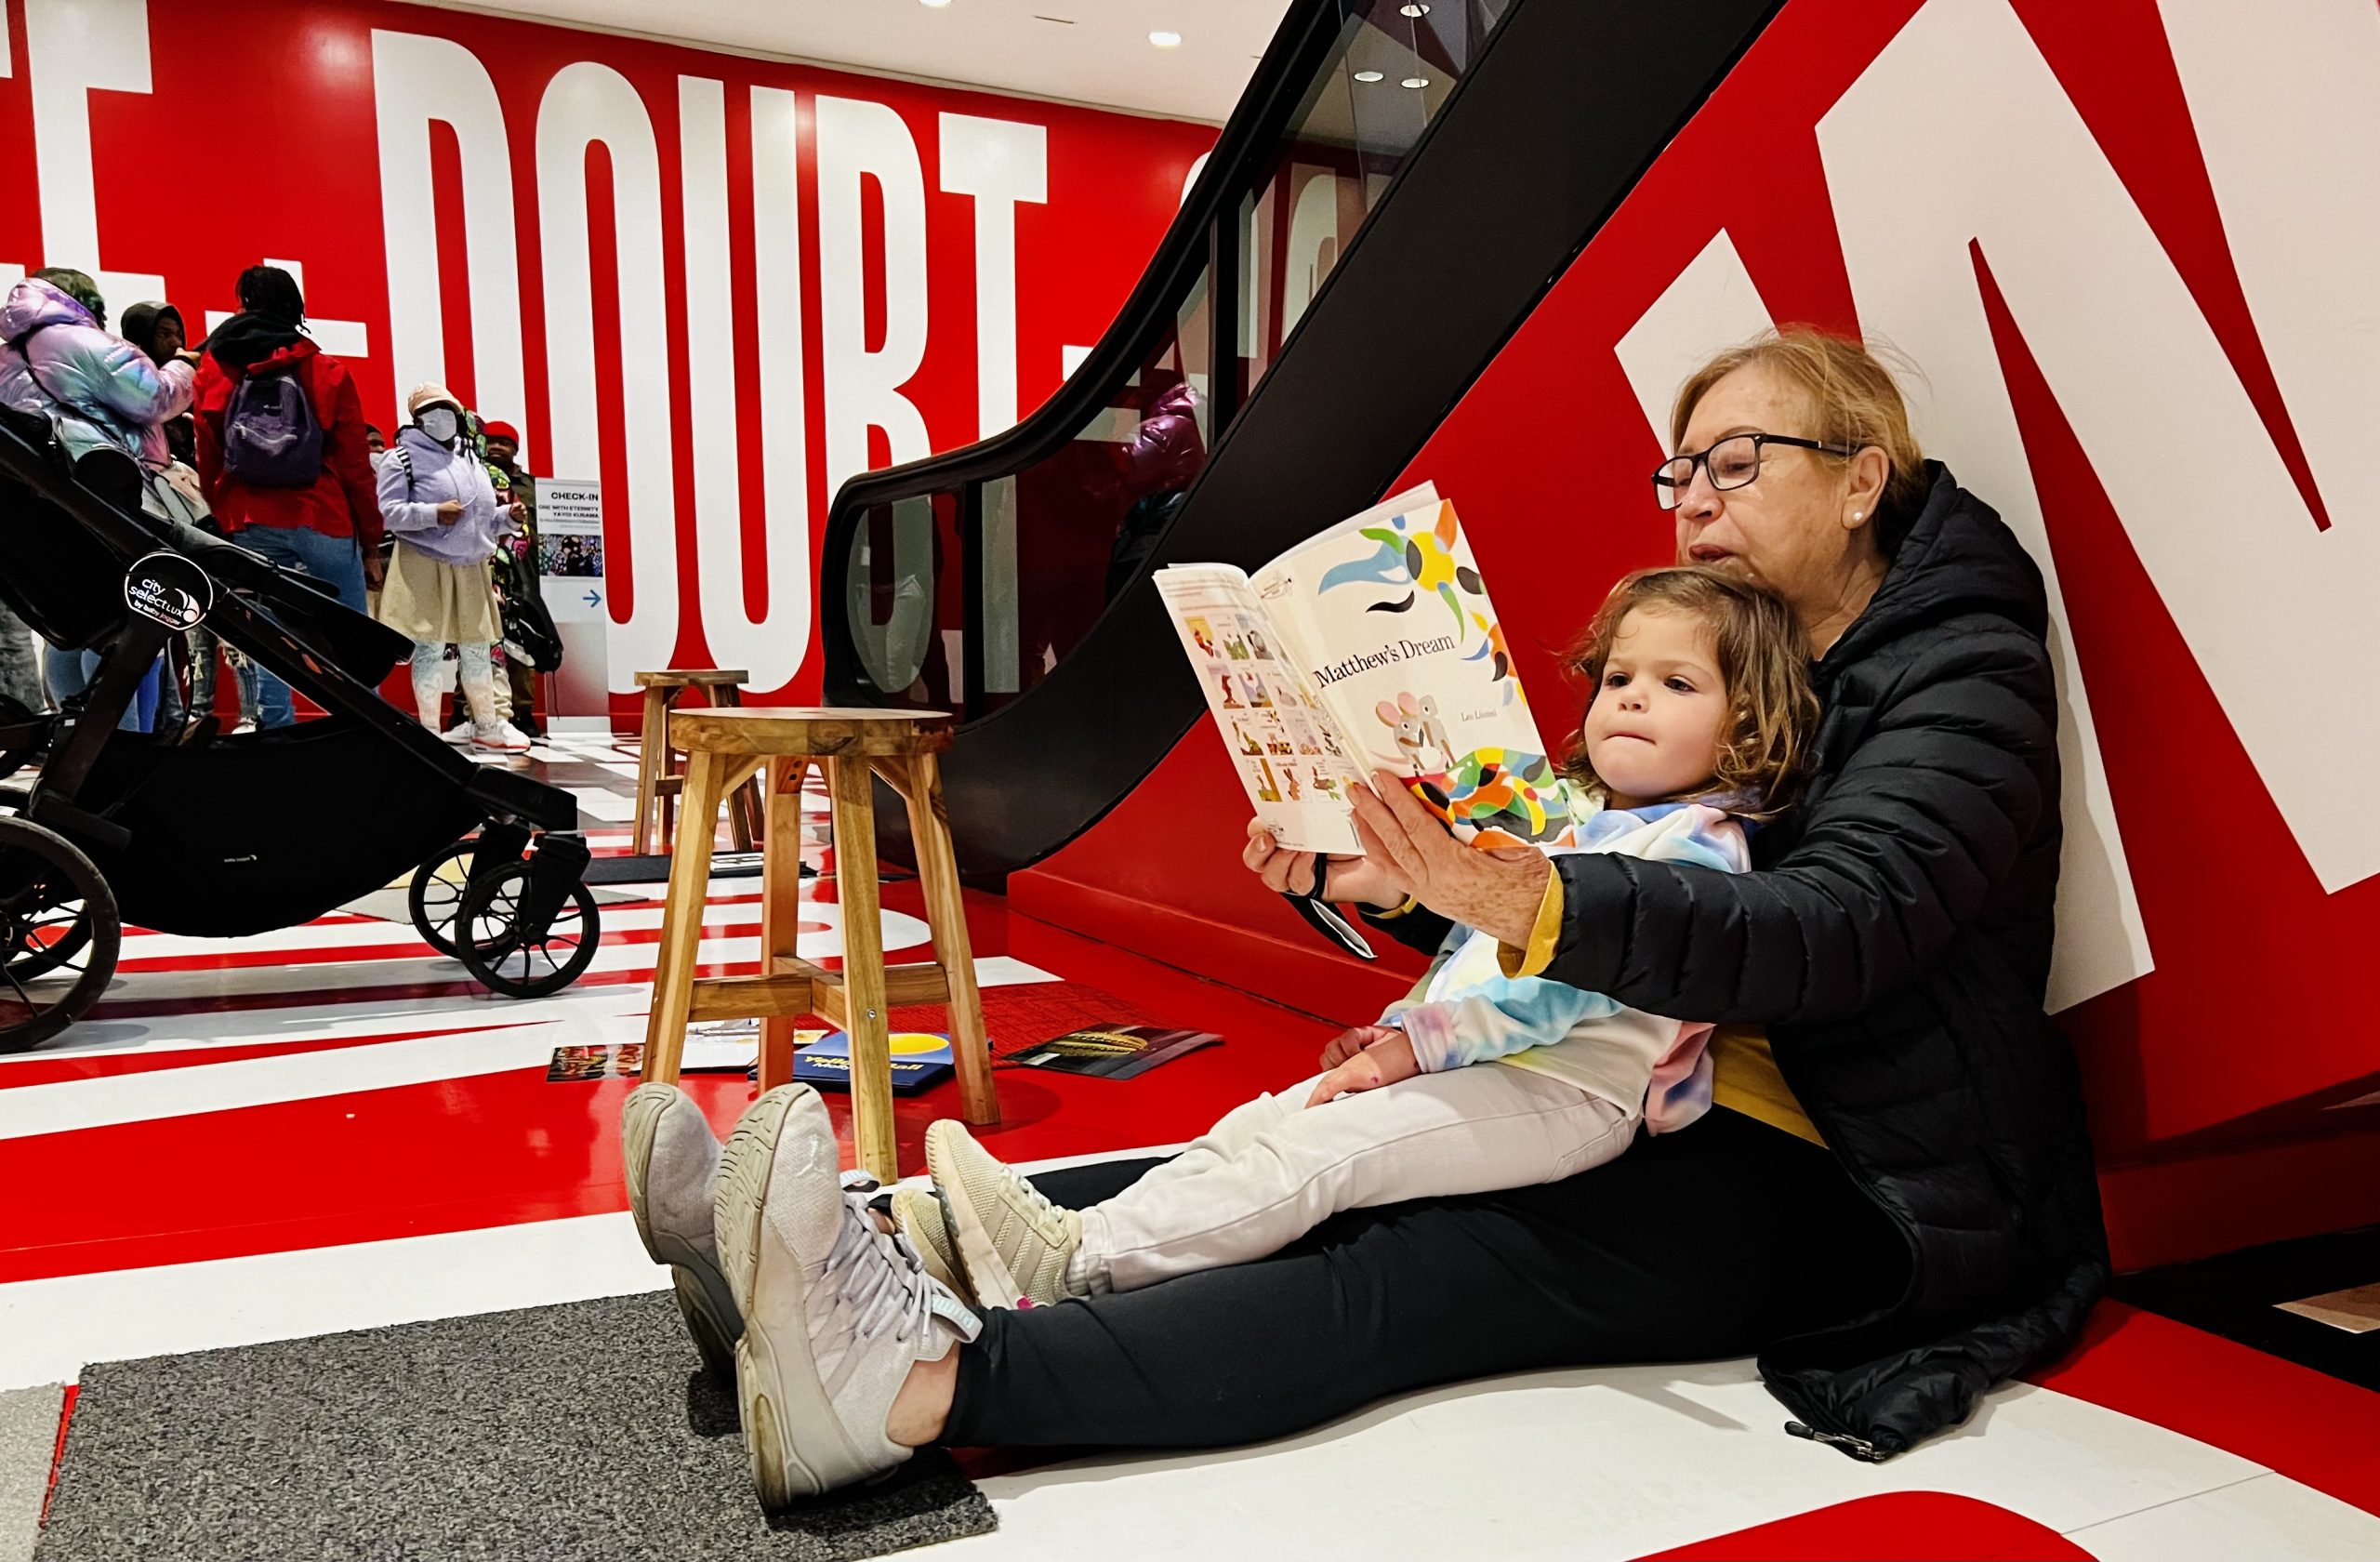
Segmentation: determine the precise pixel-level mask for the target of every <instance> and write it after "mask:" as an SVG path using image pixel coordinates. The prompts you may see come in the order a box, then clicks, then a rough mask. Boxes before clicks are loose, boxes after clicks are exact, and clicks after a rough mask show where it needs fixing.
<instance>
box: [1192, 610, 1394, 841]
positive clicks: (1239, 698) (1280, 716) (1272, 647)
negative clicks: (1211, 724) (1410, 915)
mask: <svg viewBox="0 0 2380 1562" xmlns="http://www.w3.org/2000/svg"><path fill="white" fill-rule="evenodd" d="M1156 579H1157V594H1158V595H1159V596H1160V597H1162V598H1163V599H1164V601H1165V606H1166V611H1167V613H1168V614H1169V615H1170V616H1171V617H1172V619H1173V627H1174V629H1175V631H1176V632H1177V633H1178V634H1180V636H1181V637H1182V649H1183V653H1184V654H1185V655H1188V656H1189V658H1190V666H1191V668H1192V669H1193V671H1194V672H1195V673H1196V674H1197V680H1198V686H1199V688H1200V689H1201V690H1202V691H1203V692H1204V693H1205V695H1206V696H1207V708H1208V709H1209V710H1210V712H1212V713H1213V715H1214V719H1215V726H1216V729H1217V730H1218V731H1220V732H1221V733H1222V734H1223V744H1224V747H1226V748H1229V749H1230V750H1231V756H1232V763H1233V765H1234V766H1235V767H1236V769H1237V770H1238V772H1239V778H1240V781H1241V784H1242V785H1243V786H1244V787H1245V788H1247V791H1248V801H1249V802H1250V804H1251V805H1253V807H1254V808H1255V810H1256V816H1257V817H1258V818H1260V819H1262V820H1263V821H1264V825H1265V827H1266V828H1268V829H1270V830H1271V831H1272V832H1273V836H1274V839H1276V840H1277V841H1280V843H1281V844H1282V845H1283V846H1286V847H1288V848H1289V850H1291V851H1293V852H1332V853H1355V852H1360V851H1362V850H1363V845H1362V842H1361V841H1358V840H1357V839H1356V836H1355V826H1354V824H1352V823H1351V822H1350V821H1349V818H1348V805H1347V790H1346V786H1347V782H1348V780H1349V779H1350V778H1351V777H1352V776H1353V775H1354V774H1355V772H1354V770H1353V769H1352V767H1351V766H1350V764H1349V762H1348V754H1349V751H1348V740H1347V739H1346V737H1345V735H1343V734H1342V732H1341V731H1340V730H1339V729H1338V728H1337V727H1336V725H1335V724H1334V723H1333V722H1332V721H1331V720H1330V719H1329V716H1328V715H1326V714H1325V713H1324V711H1323V709H1322V708H1321V704H1320V702H1319V701H1318V700H1317V699H1316V696H1315V693H1314V690H1313V688H1312V687H1311V686H1310V685H1309V684H1308V683H1307V682H1306V681H1305V680H1304V679H1303V678H1302V677H1301V676H1300V674H1299V672H1298V668H1297V664H1296V663H1295V662H1294V661H1293V660H1291V659H1290V657H1289V653H1288V652H1287V651H1286V650H1284V649H1283V648H1282V646H1281V639H1280V633H1279V630H1278V629H1277V628H1276V625H1275V624H1274V622H1273V620H1272V618H1271V616H1269V615H1267V614H1266V613H1265V611H1264V607H1263V603H1262V602H1258V601H1257V598H1256V592H1255V589H1254V588H1252V587H1250V585H1249V582H1248V576H1247V575H1246V574H1244V573H1243V572H1241V571H1239V570H1236V569H1233V568H1231V567H1230V566H1228V565H1223V564H1194V565H1179V564H1177V565H1174V566H1171V567H1170V568H1167V569H1161V570H1159V571H1157V576H1156Z"/></svg>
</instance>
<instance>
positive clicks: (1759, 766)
mask: <svg viewBox="0 0 2380 1562" xmlns="http://www.w3.org/2000/svg"><path fill="white" fill-rule="evenodd" d="M1638 608H1657V609H1661V610H1665V611H1668V612H1672V613H1680V614H1685V615H1686V616H1690V617H1693V618H1697V619H1699V620H1700V621H1701V622H1702V623H1703V624H1705V625H1707V626H1708V627H1709V628H1710V630H1711V638H1712V641H1713V642H1716V644H1717V648H1718V653H1719V668H1718V671H1719V676H1720V677H1721V678H1722V679H1724V680H1725V681H1726V685H1727V688H1726V695H1727V703H1728V706H1729V707H1730V708H1731V709H1732V710H1733V712H1734V715H1735V721H1734V724H1733V725H1732V726H1731V727H1730V728H1729V729H1728V730H1727V731H1726V733H1724V734H1723V735H1721V737H1720V742H1719V762H1718V764H1717V766H1716V767H1715V768H1714V769H1713V771H1712V780H1711V784H1710V785H1709V786H1708V787H1705V788H1696V789H1695V790H1696V794H1697V795H1699V796H1716V795H1721V794H1726V795H1731V796H1733V797H1736V798H1739V799H1741V800H1742V801H1741V803H1740V805H1739V806H1733V807H1730V808H1729V810H1728V812H1730V813H1737V814H1746V815H1749V816H1751V817H1753V818H1762V817H1765V816H1767V815H1770V814H1778V813H1780V812H1782V811H1783V810H1785V809H1786V808H1788V807H1791V806H1792V802H1793V801H1794V799H1795V797H1796V796H1797V795H1798V794H1799V793H1800V790H1801V788H1802V783H1803V778H1804V774H1805V770H1806V768H1807V766H1808V764H1809V761H1810V749H1811V746H1812V744H1813V742H1814V741H1815V739H1816V735H1817V733H1818V695H1817V694H1816V692H1815V691H1813V690H1812V688H1811V686H1810V642H1809V635H1808V633H1807V632H1806V631H1805V629H1803V628H1802V621H1801V620H1800V619H1799V618H1797V617H1795V616H1794V615H1793V610H1792V608H1790V607H1787V606H1786V605H1785V602H1784V599H1783V598H1781V597H1778V595H1776V593H1774V592H1772V591H1770V590H1768V589H1765V588H1764V587H1759V586H1753V585H1750V584H1748V583H1746V582H1744V581H1741V580H1738V579H1737V578H1735V577H1734V576H1728V575H1722V574H1720V573H1719V572H1718V571H1716V570H1711V569H1704V568H1701V567H1700V566H1699V565H1696V566H1686V565H1680V566H1674V567H1672V568H1668V569H1650V570H1638V571H1637V572H1636V573H1635V574H1633V575H1632V576H1627V577H1626V578H1625V579H1623V580H1621V581H1620V584H1619V585H1617V586H1614V587H1613V588H1612V589H1611V595H1610V596H1608V597H1606V598H1605V599H1604V603H1603V606H1602V607H1601V608H1600V609H1598V610H1597V611H1596V613H1595V616H1594V622H1593V623H1592V624H1590V625H1589V626H1588V627H1587V632H1586V636H1585V638H1584V639H1583V640H1581V641H1580V643H1579V644H1578V646H1577V647H1576V648H1575V649H1574V650H1573V651H1572V652H1571V654H1570V655H1569V657H1568V659H1567V668H1568V669H1569V670H1570V671H1571V672H1572V673H1574V674H1577V675H1578V676H1579V677H1580V678H1581V679H1583V680H1584V681H1585V682H1586V685H1587V688H1588V691H1589V694H1588V697H1589V699H1591V700H1592V699H1593V696H1594V692H1595V691H1597V690H1600V689H1601V688H1602V686H1603V673H1604V667H1605V665H1606V664H1607V663H1608V662H1609V661H1610V660H1611V649H1612V644H1613V642H1616V641H1617V640H1618V639H1619V638H1620V626H1621V625H1623V624H1624V623H1626V622H1627V619H1628V616H1629V615H1630V614H1631V613H1633V612H1635V611H1636V610H1637V609H1638ZM1562 774H1564V775H1566V776H1567V777H1568V778H1569V779H1570V780H1572V781H1574V782H1576V783H1578V784H1579V785H1580V786H1582V787H1584V788H1588V789H1590V790H1592V791H1597V792H1608V791H1610V789H1611V788H1610V787H1609V785H1608V784H1607V783H1606V782H1605V781H1604V779H1603V778H1602V777H1601V776H1599V775H1597V774H1595V771H1594V765H1593V762H1592V761H1589V760H1588V758H1587V747H1586V742H1585V739H1584V738H1583V737H1582V736H1576V735H1574V736H1573V737H1572V739H1571V744H1570V749H1569V752H1568V753H1567V755H1566V756H1565V758H1564V761H1563V764H1562Z"/></svg>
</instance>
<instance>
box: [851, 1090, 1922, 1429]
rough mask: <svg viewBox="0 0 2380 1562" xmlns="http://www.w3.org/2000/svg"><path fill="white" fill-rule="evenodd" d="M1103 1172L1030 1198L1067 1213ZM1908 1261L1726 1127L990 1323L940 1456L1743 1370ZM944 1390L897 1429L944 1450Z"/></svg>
mask: <svg viewBox="0 0 2380 1562" xmlns="http://www.w3.org/2000/svg"><path fill="white" fill-rule="evenodd" d="M1081 1173H1088V1174H1089V1175H1088V1176H1085V1175H1081ZM1114 1175H1115V1173H1114V1172H1113V1171H1110V1170H1105V1169H1102V1168H1097V1167H1090V1168H1081V1169H1078V1171H1059V1172H1052V1173H1051V1174H1049V1175H1048V1176H1046V1177H1043V1178H1041V1179H1038V1186H1040V1187H1041V1188H1042V1190H1043V1191H1044V1192H1046V1193H1048V1194H1049V1195H1050V1196H1051V1198H1056V1199H1060V1200H1062V1201H1064V1200H1067V1199H1068V1198H1070V1196H1071V1195H1073V1194H1074V1193H1075V1192H1076V1191H1077V1189H1078V1187H1086V1186H1095V1187H1099V1188H1101V1190H1102V1191H1104V1190H1105V1186H1106V1185H1110V1184H1112V1180H1113V1177H1114ZM1907 1263H1908V1259H1907V1255H1906V1250H1905V1248H1904V1246H1903V1243H1902V1240H1901V1238H1900V1237H1899V1235H1898V1234H1897V1232H1896V1231H1895V1230H1894V1229H1893V1228H1892V1227H1891V1225H1890V1224H1888V1223H1887V1222H1886V1221H1885V1220H1884V1217H1883V1216H1882V1215H1881V1214H1879V1213H1878V1212H1877V1211H1875V1210H1874V1209H1873V1207H1872V1206H1871V1204H1870V1203H1869V1202H1868V1200H1867V1198H1866V1197H1865V1196H1864V1195H1863V1194H1861V1193H1860V1192H1859V1191H1858V1188H1857V1187H1855V1186H1854V1185H1852V1183H1851V1180H1850V1178H1849V1177H1848V1176H1847V1175H1846V1174H1845V1172H1844V1171H1843V1170H1842V1168H1841V1166H1840V1165H1839V1164H1838V1163H1837V1162H1836V1161H1835V1159H1834V1158H1833V1156H1832V1155H1831V1154H1830V1153H1828V1152H1827V1151H1825V1150H1822V1149H1820V1148H1818V1146H1817V1145H1810V1144H1807V1143H1805V1142H1804V1141H1802V1140H1799V1139H1796V1138H1794V1137H1792V1135H1791V1134H1787V1133H1784V1132H1779V1131H1778V1130H1776V1129H1773V1128H1769V1127H1766V1126H1765V1125H1764V1124H1761V1123H1757V1122H1754V1121H1752V1119H1748V1118H1743V1117H1739V1116H1738V1115H1737V1114H1735V1113H1733V1112H1729V1111H1726V1110H1724V1109H1722V1110H1718V1111H1714V1112H1712V1114H1711V1115H1710V1116H1709V1117H1708V1118H1707V1119H1704V1120H1703V1121H1701V1122H1699V1123H1698V1124H1696V1125H1695V1126H1693V1127H1692V1128H1689V1129H1686V1130H1684V1131H1682V1132H1677V1133H1673V1134H1665V1135H1662V1136H1660V1137H1659V1138H1644V1139H1640V1140H1639V1141H1638V1142H1637V1144H1636V1145H1635V1146H1634V1147H1633V1148H1632V1149H1631V1150H1630V1151H1629V1152H1628V1153H1627V1154H1625V1155H1623V1156H1621V1157H1620V1158H1619V1159H1617V1160H1615V1161H1613V1162H1611V1163H1610V1164H1609V1165H1607V1166H1603V1167H1598V1168H1596V1169H1595V1170H1593V1171H1584V1172H1581V1173H1580V1174H1579V1175H1577V1176H1574V1177H1569V1178H1567V1179H1565V1180H1563V1181H1561V1182H1558V1183H1552V1184H1548V1185H1544V1186H1541V1187H1532V1188H1521V1189H1515V1190H1513V1191H1510V1192H1504V1193H1495V1194H1486V1195H1479V1196H1475V1197H1473V1198H1451V1199H1429V1200H1423V1201H1421V1202H1418V1203H1409V1204H1396V1205H1391V1206H1388V1207H1386V1208H1382V1209H1378V1210H1362V1211H1351V1212H1349V1213H1347V1214H1343V1215H1340V1216H1338V1217H1336V1218H1334V1219H1332V1220H1331V1221H1329V1222H1328V1223H1326V1224H1324V1225H1322V1226H1321V1227H1319V1228H1318V1229H1317V1230H1316V1231H1315V1232H1314V1233H1313V1234H1312V1235H1311V1236H1310V1237H1308V1238H1305V1239H1304V1240H1302V1241H1300V1242H1299V1243H1297V1244H1296V1245H1294V1246H1292V1247H1290V1248H1289V1249H1287V1250H1286V1251H1282V1252H1280V1253H1277V1254H1276V1255H1275V1256H1273V1257H1271V1258H1268V1259H1265V1260H1263V1261H1261V1262H1259V1263H1255V1264H1240V1265H1237V1266H1236V1267H1233V1268H1228V1269H1215V1270H1209V1271H1207V1272H1205V1273H1202V1274H1196V1275H1186V1276H1184V1277H1182V1278H1180V1279H1176V1280H1170V1281H1168V1282H1167V1283H1165V1284H1163V1285H1158V1286H1152V1287H1150V1288H1149V1289H1147V1290H1145V1291H1133V1292H1131V1293H1129V1294H1120V1295H1113V1296H1102V1297H1095V1298H1092V1299H1091V1300H1089V1301H1079V1302H1067V1303H1064V1304H1060V1305H1058V1306H1054V1307H1036V1308H1031V1309H1028V1310H1025V1311H1021V1312H991V1313H987V1314H985V1316H984V1330H983V1333H982V1335H981V1336H980V1337H979V1338H978V1339H977V1340H976V1341H975V1342H974V1343H972V1344H969V1345H967V1346H965V1347H963V1348H962V1349H961V1350H960V1351H959V1353H958V1354H959V1367H958V1370H957V1373H956V1383H955V1384H954V1385H953V1392H954V1398H953V1401H952V1403H951V1405H950V1407H949V1410H948V1412H947V1415H946V1417H945V1418H943V1419H944V1422H945V1424H944V1425H943V1426H942V1427H941V1428H940V1436H941V1438H942V1440H945V1441H948V1442H953V1443H959V1444H967V1445H985V1444H1008V1445H1016V1446H1050V1445H1084V1444H1091V1445H1112V1446H1138V1447H1166V1446H1170V1447H1213V1446H1220V1445H1224V1444H1231V1443H1242V1442H1249V1441H1252V1440H1255V1439H1259V1438H1263V1437H1270V1436H1280V1435H1282V1434H1285V1433H1289V1432H1293V1431H1296V1430H1299V1429H1301V1428H1302V1427H1307V1426H1312V1425H1314V1424H1316V1423H1319V1422H1324V1421H1328V1420H1330V1419H1331V1418H1333V1417H1335V1416H1339V1415H1343V1414H1345V1413H1346V1412H1348V1411H1350V1410H1356V1409H1358V1408H1360V1407H1362V1406H1364V1405H1366V1404H1369V1403H1370V1402H1372V1401H1373V1400H1376V1399H1379V1398H1381V1397H1383V1396H1387V1395H1391V1394H1396V1393H1401V1392H1404V1391H1406V1390H1408V1389H1413V1388H1419V1387H1422V1386H1425V1385H1428V1384H1432V1383H1450V1382H1455V1381H1458V1380H1461V1379H1465V1378H1475V1377H1481V1376H1485V1375H1488V1374H1490V1373H1496V1372H1509V1371H1517V1370H1525V1369H1532V1368H1547V1367H1562V1366H1589V1365H1599V1364H1615V1363H1621V1362H1634V1361H1674V1360H1690V1359H1700V1358H1707V1357H1724V1356H1737V1355H1745V1354H1749V1353H1751V1352H1753V1351H1756V1350H1758V1349H1760V1348H1761V1347H1763V1346H1764V1345H1765V1344H1768V1343H1770V1342H1772V1341H1775V1340H1778V1339H1782V1338H1786V1337H1788V1336H1790V1335H1792V1334H1796V1333H1800V1332H1804V1331H1806V1330H1811V1329H1815V1328H1820V1327H1823V1326H1825V1325H1827V1324H1830V1323H1832V1322H1835V1321H1838V1320H1841V1319H1844V1318H1846V1317H1851V1316H1853V1315H1855V1314H1857V1313H1859V1312H1861V1311H1864V1310H1866V1309H1867V1308H1868V1307H1870V1306H1871V1305H1872V1304H1876V1303H1877V1302H1878V1301H1879V1300H1880V1299H1883V1298H1886V1297H1889V1296H1890V1295H1892V1294H1895V1293H1896V1291H1897V1288H1898V1287H1899V1286H1900V1285H1901V1284H1902V1283H1903V1278H1904V1277H1905V1275H1906V1266H1907ZM937 1376H938V1374H933V1373H922V1372H921V1373H920V1376H919V1381H918V1383H917V1384H914V1385H913V1387H914V1388H916V1389H917V1392H915V1393H911V1394H907V1395H906V1396H905V1400H906V1403H898V1404H896V1414H895V1430H897V1431H901V1432H904V1433H919V1432H920V1431H923V1432H926V1433H931V1432H932V1431H933V1430H934V1428H933V1423H934V1421H935V1419H936V1417H935V1416H934V1414H933V1411H934V1410H938V1409H939V1408H940V1407H939V1406H938V1405H936V1404H935V1403H934V1402H933V1397H932V1395H930V1394H929V1393H928V1392H927V1391H928V1390H932V1389H936V1388H937V1383H936V1378H937ZM902 1440H904V1441H907V1440H909V1439H908V1438H907V1437H906V1436H905V1437H903V1439H902Z"/></svg>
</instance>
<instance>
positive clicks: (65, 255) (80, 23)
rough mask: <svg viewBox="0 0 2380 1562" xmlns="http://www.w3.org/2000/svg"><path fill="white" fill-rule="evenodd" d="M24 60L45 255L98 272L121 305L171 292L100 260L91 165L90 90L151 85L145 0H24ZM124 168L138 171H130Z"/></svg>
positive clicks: (149, 277)
mask: <svg viewBox="0 0 2380 1562" xmlns="http://www.w3.org/2000/svg"><path fill="white" fill-rule="evenodd" d="M25 60H26V65H27V68H28V73H29V74H30V75H31V76H32V77H33V176H34V179H36V180H37V181H38V183H39V184H40V187H41V247H42V264H44V265H46V266H73V267H75V268H76V269H78V270H81V271H90V272H92V273H94V275H95V278H96V280H97V281H98V283H99V291H100V292H101V293H103V294H105V295H106V296H107V298H108V301H109V304H110V306H111V307H112V309H113V310H114V311H118V312H121V311H123V309H124V307H125V306H126V304H132V303H138V302H139V301H140V300H141V299H144V298H164V297H165V278H163V277H161V276H157V275H154V274H152V273H148V272H141V271H107V270H104V269H102V267H101V265H100V261H99V191H98V179H97V178H96V176H95V175H94V173H93V171H92V167H91V104H90V95H91V94H92V93H93V92H95V91H111V92H146V91H148V90H149V7H148V5H147V3H146V0H25ZM135 177H139V176H138V174H137V173H136V172H135V171H133V170H127V171H126V178H127V179H132V178H135ZM161 243H170V240H164V241H161Z"/></svg>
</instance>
